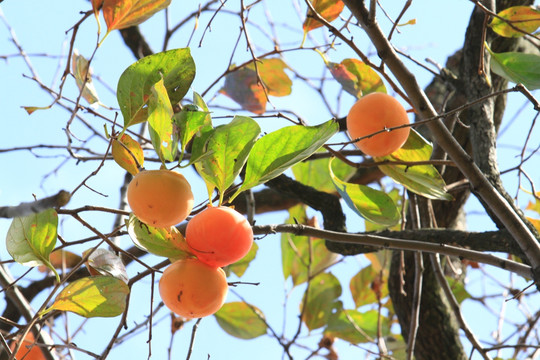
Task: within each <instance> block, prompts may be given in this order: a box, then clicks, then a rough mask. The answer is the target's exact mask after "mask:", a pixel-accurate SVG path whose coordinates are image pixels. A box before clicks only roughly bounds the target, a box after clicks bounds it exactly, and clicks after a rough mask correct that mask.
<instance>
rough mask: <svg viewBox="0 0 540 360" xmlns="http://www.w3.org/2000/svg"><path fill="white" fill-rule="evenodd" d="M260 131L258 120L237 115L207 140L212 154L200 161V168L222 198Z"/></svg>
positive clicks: (206, 147)
mask: <svg viewBox="0 0 540 360" xmlns="http://www.w3.org/2000/svg"><path fill="white" fill-rule="evenodd" d="M260 133H261V128H260V127H259V124H257V122H256V121H255V120H253V119H252V118H250V117H246V116H235V117H234V119H233V120H232V121H231V122H230V123H229V124H226V125H221V126H218V127H216V128H215V129H214V131H213V132H212V133H211V135H210V136H209V137H208V139H207V140H206V146H205V150H206V152H207V153H209V154H210V155H208V156H205V157H204V159H202V160H201V161H200V163H199V166H198V167H197V171H198V172H199V174H200V175H201V176H202V177H203V178H204V180H205V181H206V182H208V183H210V184H212V185H213V186H215V187H216V188H217V189H218V190H219V192H220V196H221V197H222V196H223V194H224V192H225V190H227V188H229V186H231V185H232V184H233V182H234V180H235V179H236V177H237V176H238V174H240V171H241V170H242V168H243V167H244V164H245V163H246V160H247V158H248V155H249V152H250V151H251V148H252V147H253V145H254V144H255V141H256V140H257V137H258V136H259V134H260ZM221 197H220V199H221ZM220 202H221V201H220Z"/></svg>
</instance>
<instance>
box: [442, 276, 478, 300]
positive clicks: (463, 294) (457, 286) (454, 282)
mask: <svg viewBox="0 0 540 360" xmlns="http://www.w3.org/2000/svg"><path fill="white" fill-rule="evenodd" d="M446 281H447V282H448V285H449V286H450V289H452V293H453V294H454V297H455V298H456V300H457V302H458V303H459V304H461V303H462V302H463V300H466V299H470V298H472V296H471V294H469V292H468V291H467V289H466V288H465V283H464V282H463V281H462V280H458V279H454V278H452V277H450V276H447V277H446Z"/></svg>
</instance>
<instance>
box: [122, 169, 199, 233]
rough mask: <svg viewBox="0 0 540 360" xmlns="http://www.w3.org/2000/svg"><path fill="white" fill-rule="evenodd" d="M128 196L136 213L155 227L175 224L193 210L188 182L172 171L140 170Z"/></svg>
mask: <svg viewBox="0 0 540 360" xmlns="http://www.w3.org/2000/svg"><path fill="white" fill-rule="evenodd" d="M127 199H128V203H129V206H130V207H131V210H132V211H133V213H134V214H135V216H136V217H137V218H138V219H139V220H141V221H142V222H144V223H146V224H148V225H150V226H153V227H168V226H173V225H176V224H178V223H180V222H182V221H184V220H185V219H186V218H187V216H188V215H189V213H190V212H191V210H192V209H193V193H192V192H191V186H190V185H189V182H188V181H187V180H186V178H185V177H184V176H183V175H182V174H179V173H177V172H174V171H170V170H147V171H141V172H139V173H138V174H137V175H135V177H134V178H133V180H131V182H130V183H129V186H128V190H127Z"/></svg>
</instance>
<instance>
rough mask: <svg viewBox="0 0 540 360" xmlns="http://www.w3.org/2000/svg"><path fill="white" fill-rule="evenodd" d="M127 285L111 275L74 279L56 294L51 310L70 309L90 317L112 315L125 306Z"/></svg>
mask: <svg viewBox="0 0 540 360" xmlns="http://www.w3.org/2000/svg"><path fill="white" fill-rule="evenodd" d="M128 294H129V287H128V286H127V285H126V283H125V282H123V281H122V280H120V279H117V278H115V277H112V276H90V277H85V278H82V279H78V280H75V281H74V282H72V283H70V284H69V285H68V286H66V287H65V288H64V289H63V290H62V291H61V292H60V293H59V294H58V296H56V299H55V300H54V303H53V304H52V305H51V307H50V308H49V309H47V310H45V312H49V311H51V310H60V311H70V312H73V313H75V314H78V315H81V316H84V317H86V318H90V317H113V316H118V315H120V314H122V313H123V312H124V310H125V308H126V299H127V295H128Z"/></svg>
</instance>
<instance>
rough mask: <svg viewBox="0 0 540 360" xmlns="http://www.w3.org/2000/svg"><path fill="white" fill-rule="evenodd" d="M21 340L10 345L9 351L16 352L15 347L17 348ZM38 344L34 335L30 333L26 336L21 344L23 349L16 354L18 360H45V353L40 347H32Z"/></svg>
mask: <svg viewBox="0 0 540 360" xmlns="http://www.w3.org/2000/svg"><path fill="white" fill-rule="evenodd" d="M19 341H20V340H16V341H13V342H12V343H11V344H10V345H9V349H10V350H11V351H13V350H15V347H16V346H17V344H18V342H19ZM35 342H36V340H35V338H34V334H32V333H31V332H29V333H28V334H26V337H25V338H24V340H23V343H22V344H21V347H20V348H19V350H18V351H17V353H16V354H15V358H16V359H24V360H44V359H45V355H44V354H43V351H41V348H40V347H39V346H36V345H34V346H32V345H33V344H34V343H35Z"/></svg>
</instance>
